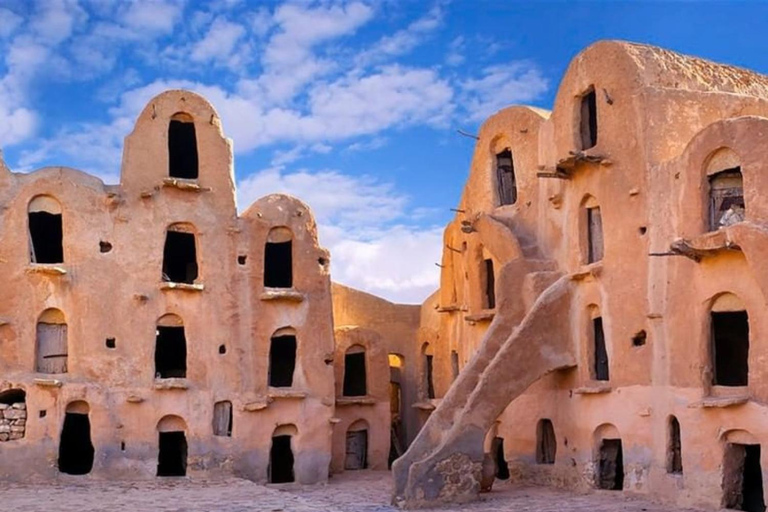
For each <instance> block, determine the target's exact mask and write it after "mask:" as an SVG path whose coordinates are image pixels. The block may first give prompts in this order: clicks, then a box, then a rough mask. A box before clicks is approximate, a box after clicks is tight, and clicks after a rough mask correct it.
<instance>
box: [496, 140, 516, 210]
mask: <svg viewBox="0 0 768 512" xmlns="http://www.w3.org/2000/svg"><path fill="white" fill-rule="evenodd" d="M496 190H497V194H498V196H499V206H504V205H506V204H515V202H516V201H517V180H516V179H515V162H514V160H513V158H512V151H511V150H510V149H509V148H507V149H505V150H503V151H502V152H500V153H498V154H497V155H496Z"/></svg>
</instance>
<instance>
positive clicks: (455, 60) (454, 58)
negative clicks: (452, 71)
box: [445, 36, 466, 66]
mask: <svg viewBox="0 0 768 512" xmlns="http://www.w3.org/2000/svg"><path fill="white" fill-rule="evenodd" d="M465 43H466V42H465V40H464V37H463V36H459V37H457V38H455V39H454V40H453V41H451V44H450V45H448V55H446V57H445V63H446V64H448V65H449V66H460V65H461V64H463V63H464V61H465V60H466V58H465V57H464V46H465Z"/></svg>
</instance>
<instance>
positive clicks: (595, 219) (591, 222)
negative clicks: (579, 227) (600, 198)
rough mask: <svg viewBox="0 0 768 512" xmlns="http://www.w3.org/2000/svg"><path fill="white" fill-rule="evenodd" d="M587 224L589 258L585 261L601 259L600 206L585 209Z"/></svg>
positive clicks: (601, 230) (601, 227)
mask: <svg viewBox="0 0 768 512" xmlns="http://www.w3.org/2000/svg"><path fill="white" fill-rule="evenodd" d="M587 224H588V231H589V258H588V260H587V263H594V262H596V261H600V260H602V259H603V217H602V215H601V214H600V208H598V207H595V208H588V209H587Z"/></svg>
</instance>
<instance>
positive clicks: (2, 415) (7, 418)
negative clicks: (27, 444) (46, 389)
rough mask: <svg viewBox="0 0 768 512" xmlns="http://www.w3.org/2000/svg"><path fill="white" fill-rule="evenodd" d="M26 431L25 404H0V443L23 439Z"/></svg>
mask: <svg viewBox="0 0 768 512" xmlns="http://www.w3.org/2000/svg"><path fill="white" fill-rule="evenodd" d="M26 429H27V404H25V403H24V402H21V403H17V404H11V405H9V404H0V442H3V441H15V440H16V439H21V438H22V437H24V431H25V430H26Z"/></svg>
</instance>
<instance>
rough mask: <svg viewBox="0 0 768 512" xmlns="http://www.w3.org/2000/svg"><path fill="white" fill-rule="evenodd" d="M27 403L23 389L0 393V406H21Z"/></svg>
mask: <svg viewBox="0 0 768 512" xmlns="http://www.w3.org/2000/svg"><path fill="white" fill-rule="evenodd" d="M26 401H27V392H26V391H24V390H23V389H9V390H7V391H3V392H0V404H5V405H13V404H23V403H26Z"/></svg>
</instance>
